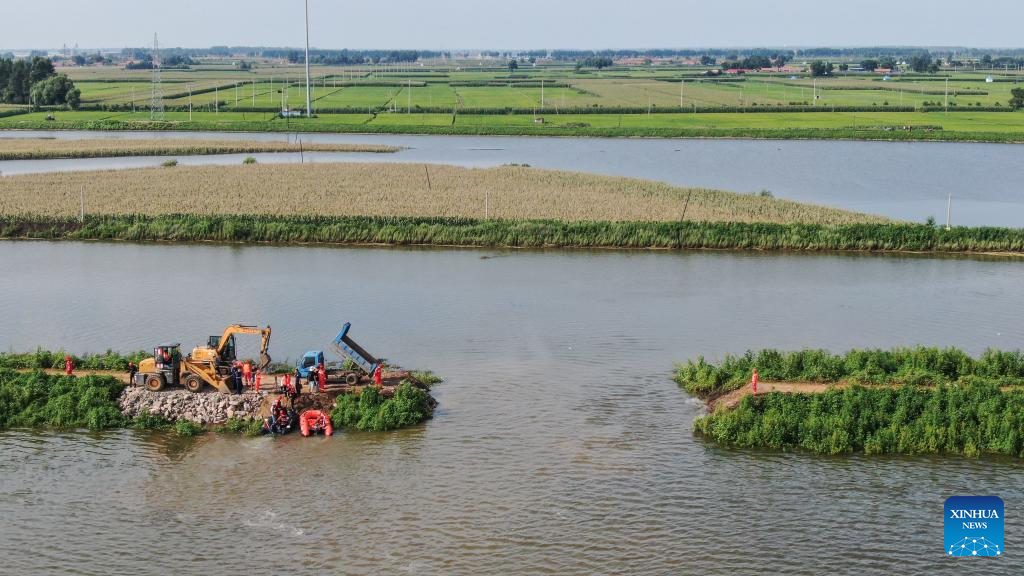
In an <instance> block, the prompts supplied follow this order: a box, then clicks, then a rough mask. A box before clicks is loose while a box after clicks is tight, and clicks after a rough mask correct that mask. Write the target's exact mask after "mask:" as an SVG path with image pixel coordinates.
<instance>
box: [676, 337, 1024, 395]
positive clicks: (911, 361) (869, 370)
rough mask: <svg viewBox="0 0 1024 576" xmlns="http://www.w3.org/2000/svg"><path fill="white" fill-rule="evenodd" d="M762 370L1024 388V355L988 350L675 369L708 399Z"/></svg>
mask: <svg viewBox="0 0 1024 576" xmlns="http://www.w3.org/2000/svg"><path fill="white" fill-rule="evenodd" d="M755 369H756V370H757V371H758V374H760V377H761V378H762V379H763V380H765V381H775V382H813V383H821V384H830V383H837V382H846V383H858V384H869V385H890V386H896V385H902V384H911V385H929V386H933V385H937V384H953V383H956V382H958V381H961V380H963V379H966V378H969V377H978V378H987V379H992V380H995V381H998V382H999V383H1001V384H1002V385H1022V384H1024V352H1021V351H1012V352H1011V351H1003V350H986V351H985V352H984V353H983V354H982V355H981V356H980V357H978V358H974V357H972V356H970V355H969V354H967V353H966V352H964V351H962V350H959V349H957V348H945V349H940V348H926V347H918V348H896V349H893V350H850V351H849V352H846V353H845V354H834V353H832V352H829V351H827V350H798V351H794V352H780V351H778V350H772V349H767V350H761V351H759V352H753V351H748V352H747V353H746V354H743V355H741V356H735V355H731V354H727V355H726V356H725V357H724V358H723V359H722V361H721V362H719V363H718V364H712V363H709V362H707V361H706V360H705V359H704V358H703V357H700V358H698V359H697V360H691V361H689V362H686V363H685V364H679V365H677V366H676V376H675V380H676V382H677V383H678V384H679V385H680V386H682V387H683V388H685V389H686V391H687V392H689V393H690V394H694V395H696V396H700V397H702V398H708V397H712V396H717V395H720V394H724V393H726V392H730V391H732V390H736V389H738V388H740V387H742V386H743V385H744V384H746V383H747V382H749V381H750V377H751V373H752V371H753V370H755Z"/></svg>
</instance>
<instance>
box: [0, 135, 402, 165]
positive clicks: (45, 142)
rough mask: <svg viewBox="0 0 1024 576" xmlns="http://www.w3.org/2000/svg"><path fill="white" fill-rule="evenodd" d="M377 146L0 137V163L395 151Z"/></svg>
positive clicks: (395, 148)
mask: <svg viewBox="0 0 1024 576" xmlns="http://www.w3.org/2000/svg"><path fill="white" fill-rule="evenodd" d="M399 149H400V148H397V147H395V146H385V145H381V144H340V143H338V144H331V143H311V142H303V143H302V144H301V145H300V144H297V143H288V142H259V141H244V140H184V139H182V140H166V139H164V140H160V139H152V140H142V139H139V140H136V139H117V140H112V139H109V138H95V139H83V140H64V139H51V138H0V160H44V159H54V158H110V157H118V156H205V155H212V154H257V153H269V152H299V151H300V150H301V151H305V152H376V153H388V152H397V151H398V150H399Z"/></svg>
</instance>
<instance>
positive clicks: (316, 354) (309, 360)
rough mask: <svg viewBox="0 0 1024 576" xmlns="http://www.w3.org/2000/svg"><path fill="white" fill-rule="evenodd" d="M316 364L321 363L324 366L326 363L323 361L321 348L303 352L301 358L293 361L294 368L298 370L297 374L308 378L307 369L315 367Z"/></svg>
mask: <svg viewBox="0 0 1024 576" xmlns="http://www.w3.org/2000/svg"><path fill="white" fill-rule="evenodd" d="M318 364H323V365H324V366H326V365H327V364H326V363H325V362H324V351H323V350H315V351H310V352H306V353H305V354H303V355H302V358H300V359H299V361H298V362H296V363H295V369H296V370H297V371H298V373H299V376H302V377H303V378H309V370H310V369H311V368H316V367H317V365H318Z"/></svg>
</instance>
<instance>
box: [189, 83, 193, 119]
mask: <svg viewBox="0 0 1024 576" xmlns="http://www.w3.org/2000/svg"><path fill="white" fill-rule="evenodd" d="M188 121H189V122H191V121H192V85H191V84H189V85H188Z"/></svg>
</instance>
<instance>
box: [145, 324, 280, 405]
mask: <svg viewBox="0 0 1024 576" xmlns="http://www.w3.org/2000/svg"><path fill="white" fill-rule="evenodd" d="M236 334H259V335H260V336H261V337H262V341H261V343H260V363H259V365H258V366H257V367H256V370H263V369H265V368H266V367H267V366H268V365H269V364H270V355H269V354H267V349H268V348H269V347H270V326H267V327H266V328H259V327H257V326H243V325H241V324H233V325H231V326H228V327H227V328H225V329H224V333H223V334H221V335H220V336H210V338H209V340H208V341H207V343H206V346H200V347H197V348H194V349H193V350H192V353H191V354H189V355H188V356H185V357H184V358H182V357H181V344H178V343H168V344H162V345H160V346H157V347H156V348H154V349H153V357H152V358H146V359H145V360H143V361H142V362H139V371H138V373H137V374H136V375H135V382H134V384H136V385H139V386H145V387H146V388H148V389H149V390H152V391H154V392H158V391H160V390H163V389H164V387H166V386H184V387H185V388H186V389H187V390H189V391H190V392H201V391H202V390H203V388H204V387H205V386H206V385H207V384H209V385H210V386H212V387H213V388H216V389H217V390H218V391H219V392H221V393H223V394H231V363H232V362H234V361H235V360H236V359H237V358H236V356H235V335H236Z"/></svg>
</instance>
